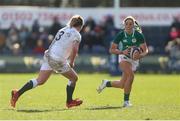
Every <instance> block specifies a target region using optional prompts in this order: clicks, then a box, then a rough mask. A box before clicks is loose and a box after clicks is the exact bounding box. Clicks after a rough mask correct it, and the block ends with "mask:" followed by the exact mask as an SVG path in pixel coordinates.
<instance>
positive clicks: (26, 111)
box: [2, 108, 71, 113]
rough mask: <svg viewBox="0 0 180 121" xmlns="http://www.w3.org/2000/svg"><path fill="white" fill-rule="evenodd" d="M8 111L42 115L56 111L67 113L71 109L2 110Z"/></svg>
mask: <svg viewBox="0 0 180 121" xmlns="http://www.w3.org/2000/svg"><path fill="white" fill-rule="evenodd" d="M2 110H4V111H5V110H6V111H16V112H24V113H42V112H55V111H67V110H71V109H66V108H63V109H13V108H7V109H2Z"/></svg>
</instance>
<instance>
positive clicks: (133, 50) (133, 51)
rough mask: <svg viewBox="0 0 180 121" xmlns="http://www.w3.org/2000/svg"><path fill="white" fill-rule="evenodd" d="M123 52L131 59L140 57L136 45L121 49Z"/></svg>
mask: <svg viewBox="0 0 180 121" xmlns="http://www.w3.org/2000/svg"><path fill="white" fill-rule="evenodd" d="M123 54H124V55H126V56H127V57H129V58H131V59H133V60H139V59H140V58H141V56H140V49H139V48H138V47H136V46H133V47H129V48H127V49H126V50H124V51H123Z"/></svg>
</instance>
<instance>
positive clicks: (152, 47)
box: [0, 0, 180, 75]
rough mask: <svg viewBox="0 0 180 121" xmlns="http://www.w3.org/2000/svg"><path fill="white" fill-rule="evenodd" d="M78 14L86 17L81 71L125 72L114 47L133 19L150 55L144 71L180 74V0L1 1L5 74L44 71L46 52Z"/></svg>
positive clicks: (0, 67) (0, 52) (0, 54)
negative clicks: (127, 21)
mask: <svg viewBox="0 0 180 121" xmlns="http://www.w3.org/2000/svg"><path fill="white" fill-rule="evenodd" d="M74 14H80V15H81V16H83V17H84V19H85V25H84V28H83V29H82V31H81V35H82V41H81V45H80V51H79V56H78V58H77V60H76V70H77V71H79V72H106V73H110V74H111V75H118V74H119V73H121V70H119V69H118V67H117V56H116V55H111V54H109V52H108V49H109V46H110V44H111V42H112V40H113V39H114V37H115V35H116V34H117V33H118V32H119V31H121V29H123V28H122V21H123V19H124V18H125V17H126V16H128V15H131V16H133V17H135V19H136V20H137V21H138V22H139V24H140V25H141V27H142V31H143V33H144V35H145V38H146V42H147V44H148V47H149V51H150V52H149V55H148V56H146V57H145V58H144V59H142V60H141V64H140V67H139V70H138V71H139V72H140V73H152V72H153V73H179V72H180V0H148V1H147V0H136V1H135V0H1V1H0V72H1V73H6V72H10V73H17V72H22V73H25V72H36V71H38V70H39V68H40V65H41V63H42V59H43V53H44V51H45V50H46V49H47V48H48V46H49V45H50V43H51V41H52V40H53V38H54V36H55V34H56V32H57V31H58V30H59V29H61V28H62V27H64V26H65V25H66V23H67V21H68V19H69V18H71V16H73V15H74Z"/></svg>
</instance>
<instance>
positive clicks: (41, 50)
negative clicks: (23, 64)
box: [33, 39, 45, 55]
mask: <svg viewBox="0 0 180 121" xmlns="http://www.w3.org/2000/svg"><path fill="white" fill-rule="evenodd" d="M44 51H45V47H44V41H43V40H42V39H39V40H37V44H36V46H35V47H34V49H33V54H36V55H42V54H43V53H44Z"/></svg>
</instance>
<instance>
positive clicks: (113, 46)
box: [109, 43, 123, 55]
mask: <svg viewBox="0 0 180 121" xmlns="http://www.w3.org/2000/svg"><path fill="white" fill-rule="evenodd" d="M109 53H111V54H117V55H119V54H123V52H122V51H120V50H119V49H118V45H117V44H115V43H112V44H111V47H110V49H109Z"/></svg>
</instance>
